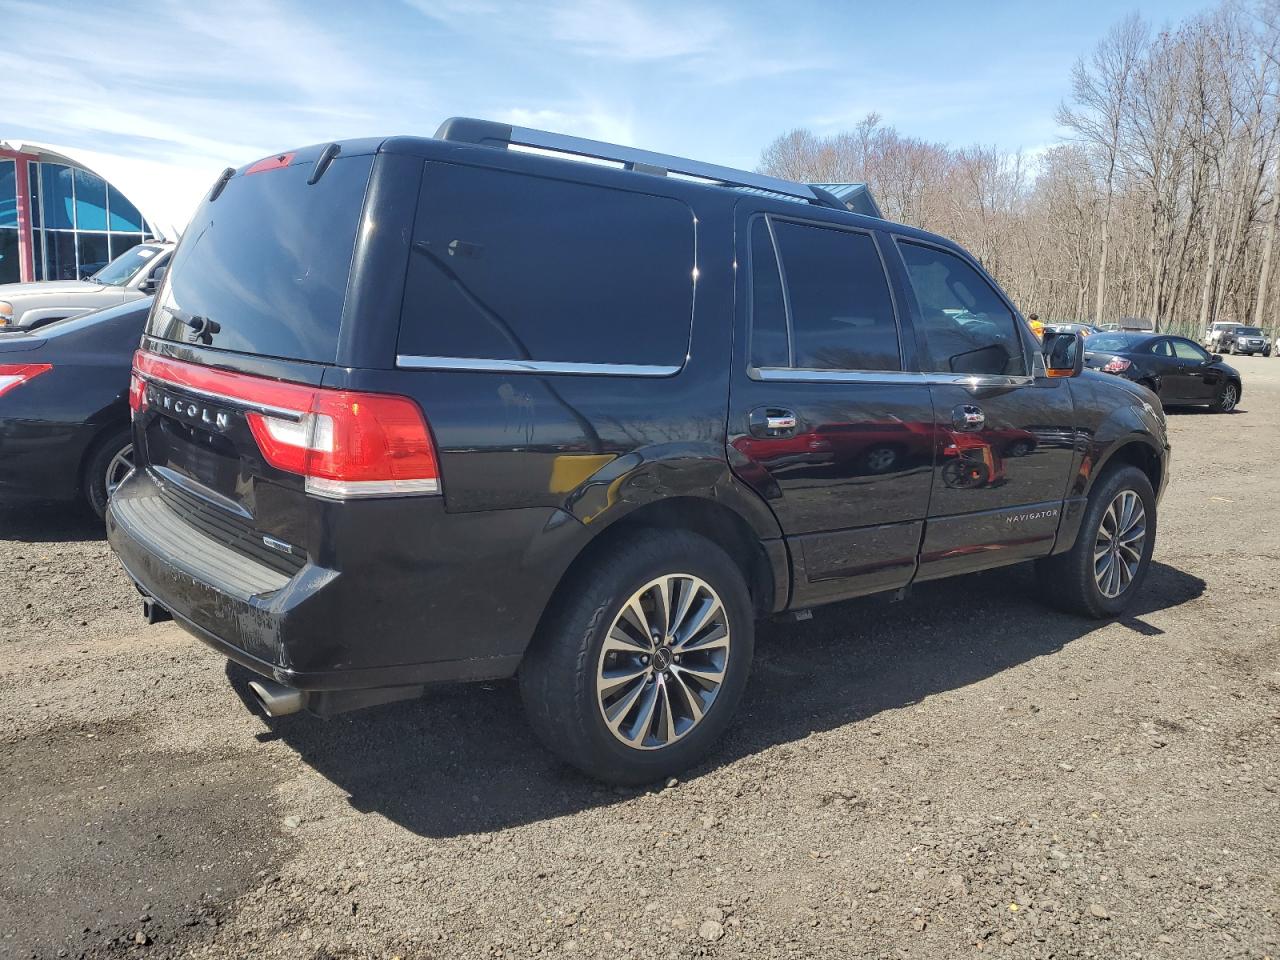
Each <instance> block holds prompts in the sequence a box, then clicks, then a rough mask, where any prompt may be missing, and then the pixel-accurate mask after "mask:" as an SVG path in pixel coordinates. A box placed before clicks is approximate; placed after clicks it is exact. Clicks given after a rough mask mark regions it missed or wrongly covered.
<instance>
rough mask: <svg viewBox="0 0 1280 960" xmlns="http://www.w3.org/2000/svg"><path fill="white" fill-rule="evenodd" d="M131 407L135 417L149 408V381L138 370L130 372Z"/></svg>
mask: <svg viewBox="0 0 1280 960" xmlns="http://www.w3.org/2000/svg"><path fill="white" fill-rule="evenodd" d="M129 409H130V410H131V411H132V413H133V416H135V417H136V416H137V415H138V414H140V413H141V412H142V411H143V410H145V409H147V381H146V380H144V379H142V377H141V376H139V375H138V372H137V371H136V370H134V371H133V372H132V373H130V374H129Z"/></svg>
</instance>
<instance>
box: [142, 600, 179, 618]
mask: <svg viewBox="0 0 1280 960" xmlns="http://www.w3.org/2000/svg"><path fill="white" fill-rule="evenodd" d="M142 617H143V619H144V620H146V621H147V623H164V622H165V621H166V620H172V619H173V615H172V614H171V613H169V611H168V610H166V609H165V608H164V607H162V606H160V604H158V603H156V598H155V597H149V596H147V595H146V594H145V593H144V594H143V595H142Z"/></svg>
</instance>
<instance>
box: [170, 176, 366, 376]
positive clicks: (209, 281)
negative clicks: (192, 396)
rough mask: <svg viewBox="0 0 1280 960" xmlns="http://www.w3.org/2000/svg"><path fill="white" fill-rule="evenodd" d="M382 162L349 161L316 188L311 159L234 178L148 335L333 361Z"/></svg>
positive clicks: (189, 250) (182, 256)
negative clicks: (376, 165)
mask: <svg viewBox="0 0 1280 960" xmlns="http://www.w3.org/2000/svg"><path fill="white" fill-rule="evenodd" d="M372 164H373V157H372V156H359V157H346V158H343V157H339V158H338V159H337V160H335V161H333V163H332V164H331V165H330V167H329V169H328V170H327V171H326V172H325V174H324V176H322V177H321V178H320V180H319V181H318V182H316V183H315V184H308V183H307V178H308V177H310V176H311V170H312V164H310V163H300V164H297V165H294V166H289V167H285V168H283V169H279V170H269V171H266V172H264V173H255V174H250V175H247V176H237V177H234V178H233V179H232V180H231V181H230V182H229V183H228V184H227V185H226V188H225V189H224V190H223V191H222V194H221V195H220V196H219V197H218V198H217V199H216V200H214V201H213V202H211V203H210V202H207V201H206V202H205V203H204V204H203V205H202V206H201V207H200V209H199V210H198V211H197V212H196V215H195V218H194V219H193V220H192V221H191V225H190V226H189V227H188V228H187V230H186V233H184V234H183V238H182V243H181V244H180V245H179V247H178V251H177V253H175V254H174V257H173V262H172V264H171V265H170V269H169V277H168V280H169V282H168V284H167V287H166V289H165V293H164V295H163V297H162V300H161V302H160V304H159V305H158V306H157V309H156V310H155V311H154V313H153V315H152V318H151V321H150V324H149V326H148V332H149V333H151V334H152V335H153V336H157V337H163V338H165V339H167V340H180V341H184V342H188V343H203V344H205V345H206V346H213V347H218V348H220V349H223V350H235V351H239V352H241V353H254V354H261V355H263V356H271V357H284V358H288V359H294V360H311V361H317V362H322V363H332V362H333V361H334V360H335V359H336V357H337V351H338V326H339V323H340V321H341V319H342V305H343V301H344V299H345V297H346V290H347V277H348V274H349V273H350V270H351V255H352V250H353V249H354V247H355V238H356V231H357V229H358V227H359V221H360V212H361V210H362V208H363V204H364V195H365V190H366V189H367V187H368V182H369V171H370V168H371V166H372ZM183 318H185V319H187V320H189V321H191V323H192V324H196V325H199V326H203V328H204V330H205V332H204V334H203V336H201V334H200V333H199V331H198V330H197V329H195V328H194V327H193V326H192V325H190V324H187V323H183V322H182V319H183ZM202 318H203V319H202ZM204 321H207V323H206V322H204Z"/></svg>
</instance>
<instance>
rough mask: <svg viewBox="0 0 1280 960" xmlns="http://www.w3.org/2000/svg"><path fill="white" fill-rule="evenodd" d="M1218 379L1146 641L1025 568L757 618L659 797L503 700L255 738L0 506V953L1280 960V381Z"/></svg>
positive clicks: (177, 653) (82, 554)
mask: <svg viewBox="0 0 1280 960" xmlns="http://www.w3.org/2000/svg"><path fill="white" fill-rule="evenodd" d="M1232 362H1233V363H1235V364H1237V365H1238V366H1239V367H1240V368H1241V369H1242V371H1243V372H1244V375H1245V396H1244V403H1243V404H1242V408H1241V410H1240V411H1239V412H1238V413H1236V414H1235V415H1232V416H1213V415H1210V414H1206V413H1200V412H1195V411H1187V412H1173V413H1171V415H1170V430H1171V433H1172V437H1173V444H1174V463H1173V471H1174V472H1173V479H1172V482H1171V485H1170V488H1169V490H1168V493H1167V495H1166V499H1165V501H1164V504H1163V507H1162V511H1161V526H1160V533H1159V543H1158V545H1157V548H1156V563H1155V565H1154V567H1153V569H1152V574H1151V577H1150V579H1149V580H1148V582H1147V585H1146V588H1145V591H1144V593H1143V596H1142V598H1141V601H1140V603H1139V604H1138V606H1137V608H1136V610H1135V612H1134V615H1133V616H1131V617H1128V618H1125V619H1123V620H1119V621H1116V622H1110V623H1105V624H1095V623H1090V622H1085V621H1081V620H1077V619H1073V618H1071V617H1068V616H1065V615H1060V614H1056V613H1051V612H1048V611H1046V610H1045V609H1043V608H1041V607H1040V606H1038V605H1037V604H1036V603H1035V602H1033V601H1032V600H1031V599H1030V594H1031V586H1032V584H1031V578H1030V576H1029V573H1028V572H1027V571H1026V570H1023V569H1020V568H1014V569H1012V570H1004V571H996V572H993V573H990V574H983V575H979V576H975V577H969V578H964V579H959V580H952V581H943V582H940V583H935V584H929V585H927V586H923V587H921V588H919V589H918V590H917V591H916V592H915V593H914V594H913V595H912V596H911V597H910V598H909V599H908V600H907V601H905V602H902V603H897V604H889V603H885V602H883V601H876V600H866V601H855V602H851V603H845V604H841V605H838V606H833V607H827V608H823V609H819V610H817V611H815V615H814V619H813V620H812V621H809V622H802V623H797V622H790V621H778V622H773V623H769V624H764V625H762V626H761V630H760V640H759V643H758V660H757V663H756V666H755V670H754V673H753V679H752V682H751V686H750V689H749V691H748V695H747V699H746V703H745V705H744V709H743V712H742V716H741V717H740V720H739V722H738V724H737V725H736V727H735V728H734V731H733V733H732V734H731V735H730V737H729V739H728V740H727V741H726V743H725V744H724V745H723V748H722V750H721V752H720V753H719V754H718V755H717V756H716V757H715V758H714V759H713V760H712V761H711V762H709V763H708V764H706V765H704V766H703V767H701V768H700V769H698V770H695V771H693V772H692V773H691V774H690V775H689V776H688V777H687V778H685V779H684V780H682V781H681V782H679V783H675V784H670V785H668V786H667V787H666V788H665V789H661V790H656V791H632V790H625V791H617V790H609V789H601V788H600V787H599V786H597V785H596V784H594V783H591V782H589V781H587V780H585V779H583V778H582V777H580V776H578V775H577V774H575V773H574V772H572V771H570V770H568V769H566V768H565V767H564V766H562V765H560V764H559V763H557V762H555V761H553V760H552V759H551V758H550V757H548V755H547V754H546V753H544V752H543V751H542V750H541V749H540V748H539V747H538V746H537V745H536V744H535V743H534V742H533V740H532V738H531V737H530V734H529V733H528V732H527V730H526V729H525V727H524V724H523V723H522V721H521V718H520V713H519V709H518V699H517V696H516V691H515V689H514V687H513V686H512V685H511V684H493V685H482V686H471V687H463V688H456V689H449V690H445V691H442V692H440V693H437V694H434V695H432V696H431V697H430V698H429V699H426V700H423V701H421V702H418V703H410V704H399V705H392V706H388V707H384V708H379V709H375V710H370V711H367V712H364V713H361V714H356V715H350V716H348V717H344V718H339V719H336V720H332V721H328V722H323V721H318V720H315V719H312V718H308V717H306V716H298V717H289V718H284V719H282V720H279V721H271V722H268V721H265V720H263V719H261V718H259V717H257V716H255V715H253V714H251V713H250V712H249V711H248V710H247V709H246V708H245V706H244V704H243V702H242V699H243V697H242V694H243V690H244V677H243V675H241V674H240V673H239V672H237V671H236V670H234V669H229V668H226V667H225V666H224V663H223V661H221V660H220V659H219V658H218V657H217V656H216V655H214V654H213V653H212V652H211V651H209V650H207V649H206V648H204V647H203V646H201V645H200V644H199V643H197V642H196V641H195V640H193V639H191V638H190V637H188V636H187V635H185V634H184V633H183V632H182V631H181V630H179V629H177V628H176V627H175V626H174V625H173V624H163V625H161V626H155V627H146V626H144V625H143V623H142V622H141V619H140V615H139V612H138V609H137V607H138V604H137V602H136V597H135V596H134V594H133V591H132V589H131V587H130V586H129V584H128V583H127V582H126V580H125V578H124V577H123V575H122V574H121V573H120V571H119V570H118V569H117V567H116V565H115V563H114V562H113V561H112V559H111V556H110V553H109V551H108V549H107V547H106V545H105V543H104V542H103V540H102V538H101V532H100V528H98V527H96V526H95V525H94V524H93V523H91V522H89V521H88V520H87V519H85V518H84V517H83V516H82V515H79V514H72V513H69V512H68V511H67V510H66V509H65V508H62V509H53V508H46V509H36V510H24V511H11V512H0V568H3V569H4V570H5V571H6V574H7V577H6V579H7V585H6V586H5V587H4V588H3V590H2V591H0V958H4V960H8V958H11V957H12V958H16V957H62V956H69V957H79V956H88V957H122V956H138V957H174V956H183V957H187V956H193V957H198V958H221V957H246V956H253V957H299V958H311V960H337V958H360V957H401V958H404V960H415V958H457V957H516V958H520V957H532V956H539V957H541V956H548V955H560V956H566V957H574V956H579V957H604V958H627V957H668V956H669V957H695V956H708V957H720V956H723V957H740V956H741V957H745V956H750V957H817V956H823V957H827V956H839V957H859V958H861V957H868V958H871V957H892V958H896V957H902V956H907V957H937V958H953V957H957V956H962V955H976V954H994V955H996V956H1002V957H1077V956H1078V957H1099V958H1139V957H1143V958H1170V960H1183V958H1195V957H1205V958H1215V960H1217V958H1226V957H1249V958H1263V957H1280V750H1277V742H1278V741H1280V629H1278V628H1280V587H1278V585H1277V579H1278V578H1277V574H1278V573H1280V533H1278V532H1277V531H1278V530H1280V497H1278V496H1277V494H1278V493H1280V480H1277V478H1276V473H1275V466H1276V462H1277V460H1276V450H1277V449H1278V448H1280V417H1278V416H1277V414H1278V413H1280V362H1277V361H1276V360H1274V359H1272V360H1266V359H1263V358H1242V359H1237V358H1233V360H1232ZM229 678H230V680H231V683H228V679H229Z"/></svg>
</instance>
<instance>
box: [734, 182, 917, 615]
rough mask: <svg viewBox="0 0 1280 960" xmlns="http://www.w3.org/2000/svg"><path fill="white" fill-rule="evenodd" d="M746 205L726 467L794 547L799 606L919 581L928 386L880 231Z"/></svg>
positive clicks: (789, 208) (740, 226)
mask: <svg viewBox="0 0 1280 960" xmlns="http://www.w3.org/2000/svg"><path fill="white" fill-rule="evenodd" d="M776 207H777V208H779V209H773V208H772V207H771V206H769V205H768V204H767V202H764V203H763V205H762V202H760V201H744V203H743V204H742V205H740V209H739V217H738V223H737V230H736V233H737V237H738V240H737V243H738V251H737V263H738V265H739V271H738V274H739V282H738V304H739V308H738V321H737V323H738V325H737V327H736V330H737V335H736V336H735V337H734V344H735V346H734V364H733V366H734V370H733V377H732V382H731V384H732V385H731V398H730V410H729V457H730V461H731V462H732V463H733V465H734V469H735V471H736V473H737V474H738V476H739V477H741V478H742V479H743V480H745V481H746V482H747V483H749V484H751V485H752V487H754V489H755V490H756V491H757V492H758V493H760V495H761V496H763V497H764V498H765V499H766V501H767V502H768V503H769V505H770V506H771V507H772V509H773V511H774V514H775V515H776V516H777V518H778V522H779V525H780V526H781V528H782V530H783V533H784V534H785V536H786V538H787V544H788V547H789V548H790V552H791V558H792V567H793V571H794V580H793V584H792V603H793V605H803V604H806V603H817V602H820V601H824V600H832V599H837V598H839V597H845V596H853V595H856V594H861V593H872V592H876V591H879V590H888V589H893V588H895V587H901V586H903V585H905V584H906V583H908V582H909V581H910V579H911V577H912V576H913V574H914V573H915V568H916V556H917V553H918V550H919V547H920V538H921V532H922V530H923V526H924V519H925V514H926V511H927V508H928V503H929V487H930V484H931V475H932V471H933V461H934V454H935V443H934V428H933V406H932V400H931V398H930V395H929V387H928V385H927V384H926V383H925V382H924V378H923V377H922V376H921V375H920V374H919V373H909V372H907V371H910V370H911V369H912V365H913V364H914V361H915V355H914V343H913V337H912V336H911V334H910V330H909V326H908V327H904V324H903V323H902V322H900V321H901V320H902V318H900V316H899V311H898V310H897V307H896V304H895V300H894V296H893V294H892V292H891V290H890V285H889V283H888V280H887V278H886V276H885V270H884V264H883V257H882V249H881V241H880V240H878V239H877V235H876V233H875V232H873V231H869V230H859V229H853V228H850V227H848V226H847V225H845V224H840V223H831V222H823V221H822V220H821V219H816V218H815V219H808V218H800V217H797V216H796V215H795V210H794V206H793V205H791V204H785V203H781V202H779V203H777V204H776Z"/></svg>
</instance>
